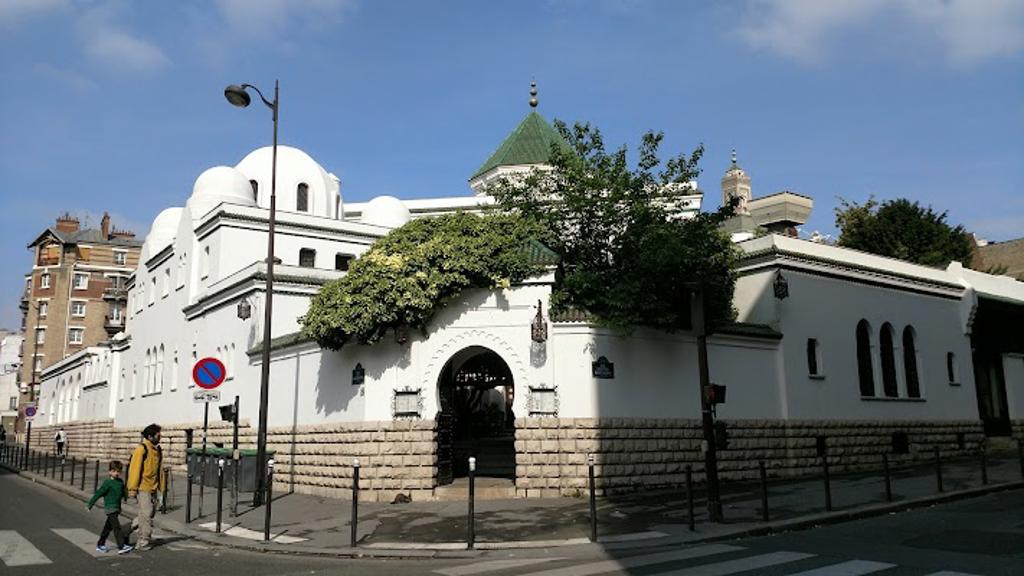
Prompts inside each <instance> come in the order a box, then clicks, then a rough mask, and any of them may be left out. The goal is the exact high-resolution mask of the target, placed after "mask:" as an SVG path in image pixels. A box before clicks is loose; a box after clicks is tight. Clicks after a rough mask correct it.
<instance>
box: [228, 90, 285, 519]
mask: <svg viewBox="0 0 1024 576" xmlns="http://www.w3.org/2000/svg"><path fill="white" fill-rule="evenodd" d="M249 88H252V89H253V90H255V91H256V93H257V94H259V96H260V100H263V103H264V104H266V105H267V107H268V108H270V110H271V111H272V112H273V113H274V148H273V160H272V164H271V168H270V225H269V236H268V238H267V287H266V292H267V296H266V298H267V301H266V305H265V306H264V310H263V354H262V358H263V362H262V365H261V366H260V423H259V428H258V429H257V431H256V470H259V471H261V472H262V471H263V470H265V469H266V464H265V463H266V460H267V393H268V390H269V388H270V323H271V319H272V318H273V302H274V224H275V217H276V214H277V112H278V108H279V102H280V101H279V100H278V97H279V83H278V81H277V80H275V81H274V101H273V102H270V101H268V100H267V99H266V98H265V97H264V96H263V93H262V92H260V89H259V88H257V87H255V86H253V85H251V84H242V85H241V86H236V85H234V84H232V85H231V86H228V87H227V88H225V89H224V97H225V98H227V100H228V102H230V103H231V104H233V105H235V106H238V107H240V108H245V107H246V106H248V105H249V102H250V98H249V93H248V92H246V90H247V89H249ZM265 488H266V487H265V479H264V475H263V474H262V473H260V472H257V474H256V491H255V492H254V493H253V497H252V504H253V506H260V505H261V504H263V492H264V490H265Z"/></svg>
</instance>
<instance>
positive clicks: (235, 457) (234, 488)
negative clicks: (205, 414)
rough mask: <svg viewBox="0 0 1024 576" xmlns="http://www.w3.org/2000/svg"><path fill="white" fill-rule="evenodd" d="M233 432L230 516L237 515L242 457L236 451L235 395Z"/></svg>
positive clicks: (236, 419)
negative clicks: (239, 472) (239, 471)
mask: <svg viewBox="0 0 1024 576" xmlns="http://www.w3.org/2000/svg"><path fill="white" fill-rule="evenodd" d="M234 420H235V421H234V432H232V434H231V466H232V467H231V517H232V518H234V517H235V516H238V470H239V468H241V465H242V458H241V457H240V455H239V453H238V396H235V410H234Z"/></svg>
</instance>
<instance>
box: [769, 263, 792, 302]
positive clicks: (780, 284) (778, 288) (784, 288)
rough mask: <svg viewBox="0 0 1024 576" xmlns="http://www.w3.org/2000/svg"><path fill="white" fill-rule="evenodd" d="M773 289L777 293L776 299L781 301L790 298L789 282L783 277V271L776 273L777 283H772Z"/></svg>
mask: <svg viewBox="0 0 1024 576" xmlns="http://www.w3.org/2000/svg"><path fill="white" fill-rule="evenodd" d="M772 289H773V290H774V291H775V297H776V298H778V299H779V300H785V299H786V298H788V297H789V282H788V281H787V280H786V277H785V276H783V275H782V271H781V270H780V271H778V272H776V273H775V282H773V283H772Z"/></svg>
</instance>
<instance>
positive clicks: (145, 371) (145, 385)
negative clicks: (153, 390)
mask: <svg viewBox="0 0 1024 576" xmlns="http://www.w3.org/2000/svg"><path fill="white" fill-rule="evenodd" d="M149 360H150V355H149V350H146V363H145V364H144V365H143V367H142V393H143V394H146V393H148V392H149V372H150V369H149V364H150V362H149Z"/></svg>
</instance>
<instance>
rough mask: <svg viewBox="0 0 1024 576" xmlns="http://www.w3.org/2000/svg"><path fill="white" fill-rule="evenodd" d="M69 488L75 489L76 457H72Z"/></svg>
mask: <svg viewBox="0 0 1024 576" xmlns="http://www.w3.org/2000/svg"><path fill="white" fill-rule="evenodd" d="M68 486H71V487H72V488H74V487H75V457H74V456H72V457H71V482H69V483H68Z"/></svg>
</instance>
